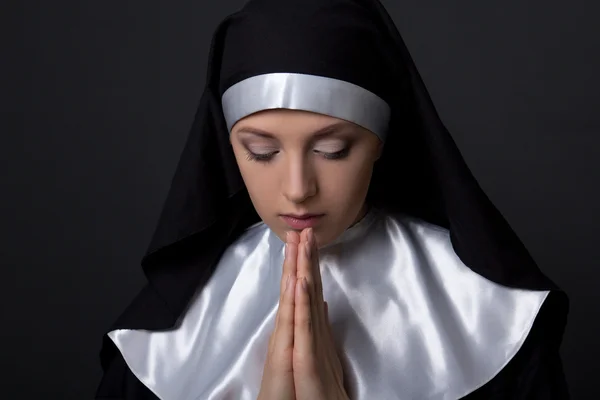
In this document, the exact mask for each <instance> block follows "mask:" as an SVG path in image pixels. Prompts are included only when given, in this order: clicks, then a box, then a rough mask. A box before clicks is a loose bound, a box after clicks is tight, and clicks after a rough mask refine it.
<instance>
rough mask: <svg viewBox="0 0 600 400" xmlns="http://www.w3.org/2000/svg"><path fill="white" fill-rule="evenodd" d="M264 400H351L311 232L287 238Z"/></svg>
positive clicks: (263, 386)
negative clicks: (346, 388)
mask: <svg viewBox="0 0 600 400" xmlns="http://www.w3.org/2000/svg"><path fill="white" fill-rule="evenodd" d="M258 399H259V400H292V399H295V400H348V395H347V394H346V391H345V389H344V382H343V371H342V364H341V362H340V359H339V358H338V355H337V353H336V350H335V343H334V340H333V335H332V332H331V326H330V324H329V318H328V315H327V303H326V302H325V301H324V300H323V288H322V284H321V272H320V269H319V260H318V251H317V245H316V242H315V238H314V234H313V232H312V229H311V228H309V229H305V230H303V231H302V233H301V234H300V235H299V234H298V233H297V232H293V231H292V232H288V233H287V237H286V245H285V260H284V263H283V274H282V279H281V287H280V297H279V309H278V311H277V317H276V320H275V329H274V330H273V333H272V335H271V338H270V340H269V349H268V354H267V360H266V363H265V367H264V371H263V379H262V383H261V389H260V393H259V396H258Z"/></svg>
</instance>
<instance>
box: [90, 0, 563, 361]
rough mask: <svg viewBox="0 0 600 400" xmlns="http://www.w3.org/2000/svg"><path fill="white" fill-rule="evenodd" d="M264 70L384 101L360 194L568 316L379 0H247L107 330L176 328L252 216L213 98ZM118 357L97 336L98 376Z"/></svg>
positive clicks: (217, 41) (226, 37) (215, 44)
mask: <svg viewBox="0 0 600 400" xmlns="http://www.w3.org/2000/svg"><path fill="white" fill-rule="evenodd" d="M267 72H302V73H309V74H315V75H319V74H320V75H325V76H329V77H334V78H338V79H344V80H347V81H349V82H351V83H354V84H358V85H360V86H363V87H365V88H366V89H369V90H371V91H373V92H374V93H376V94H378V95H380V96H381V97H382V98H384V99H385V100H386V101H387V102H388V103H389V105H390V106H391V108H392V116H391V121H390V124H389V132H388V135H387V138H386V142H385V146H384V150H383V154H382V156H381V158H380V159H379V160H378V161H377V163H376V165H375V169H374V173H373V178H372V182H371V185H370V188H369V193H368V196H367V200H368V202H369V203H371V204H372V205H374V206H377V207H379V208H380V209H383V210H387V211H390V212H402V213H405V214H410V215H414V216H416V217H419V218H422V219H424V220H426V221H429V222H431V223H434V224H437V225H440V226H442V227H445V228H447V229H449V231H450V237H451V240H452V244H453V247H454V250H455V251H456V253H457V255H458V256H459V257H460V258H461V260H462V261H463V262H464V263H465V264H466V265H467V266H468V267H469V268H471V269H472V270H473V271H474V272H475V273H477V274H479V275H482V276H484V277H486V278H488V279H489V280H492V281H494V282H496V283H499V284H501V285H505V286H509V287H515V288H523V289H550V290H554V291H557V293H559V294H561V296H560V299H562V300H561V301H563V302H564V307H561V308H560V310H564V312H565V313H566V310H567V308H568V303H567V298H566V296H565V295H564V294H563V293H562V292H560V289H559V288H557V287H556V285H555V284H554V283H553V282H552V281H551V280H550V279H548V278H547V277H546V276H545V275H544V274H542V272H541V271H540V270H539V269H538V267H537V266H536V264H535V262H534V260H533V259H532V258H531V256H530V255H529V253H528V252H527V250H526V249H525V247H524V246H523V244H522V243H521V242H520V240H519V239H518V237H517V236H516V235H515V233H514V232H513V231H512V229H511V228H510V226H509V225H508V224H507V222H506V221H505V220H504V218H503V217H502V215H501V214H500V212H499V211H498V210H497V209H496V208H495V207H494V205H493V204H492V203H491V202H490V200H489V199H488V197H487V196H486V195H485V193H484V192H483V191H482V190H481V188H480V186H479V185H478V183H477V181H476V180H475V179H474V177H473V175H472V174H471V172H470V171H469V169H468V167H467V165H466V164H465V162H464V160H463V158H462V156H461V154H460V152H459V150H458V148H457V147H456V145H455V143H454V141H453V139H452V137H451V135H450V134H449V132H448V131H447V130H446V128H445V126H444V125H443V123H442V121H441V120H440V118H439V117H438V115H437V113H436V110H435V107H434V105H433V104H432V102H431V99H430V97H429V95H428V93H427V90H426V87H425V85H424V83H423V82H422V80H421V78H420V76H419V73H418V71H417V69H416V67H415V65H414V63H413V61H412V59H411V57H410V54H409V52H408V50H407V48H406V46H405V44H404V42H403V40H402V38H401V36H400V34H399V32H398V30H397V29H396V27H395V25H394V23H393V21H392V20H391V18H390V17H389V15H388V14H387V12H386V11H385V9H384V8H383V6H382V5H381V4H380V3H379V1H378V0H251V1H249V2H248V3H247V5H246V6H245V7H244V8H243V9H242V10H241V11H240V12H238V13H235V14H233V15H232V16H230V17H228V18H226V19H225V20H224V21H223V22H222V23H221V24H220V25H219V27H218V28H217V30H216V32H215V34H214V37H213V41H212V45H211V51H210V54H209V64H208V73H207V77H206V87H205V90H204V93H203V95H202V98H201V100H200V102H199V105H198V110H197V113H196V116H195V120H194V123H193V125H192V127H191V129H190V133H189V136H188V140H187V142H186V145H185V148H184V149H183V152H182V154H181V158H180V161H179V164H178V166H177V170H176V172H175V175H174V177H173V180H172V183H171V188H170V190H169V193H168V195H167V199H166V201H165V204H164V206H163V210H162V213H161V216H160V219H159V222H158V225H157V228H156V231H155V233H154V236H153V238H152V241H151V243H150V245H149V248H148V252H147V254H146V255H145V256H144V258H143V259H142V266H143V270H144V273H145V275H146V277H147V280H148V284H147V286H146V287H145V288H144V290H143V291H142V292H141V293H140V294H139V295H138V297H137V298H136V299H135V300H134V301H133V302H132V304H130V306H129V307H128V308H127V309H126V310H125V312H124V313H123V314H122V315H121V316H120V317H119V319H118V320H117V321H116V322H115V324H114V325H113V326H112V327H111V328H110V329H109V330H114V329H119V328H130V329H150V330H161V329H169V328H172V327H173V326H175V325H176V323H177V320H178V319H179V318H180V317H181V316H182V315H183V314H184V312H185V309H186V307H187V305H188V303H189V301H190V299H191V298H192V296H193V294H194V293H195V292H196V291H197V290H199V289H201V288H202V287H203V286H204V284H205V283H206V281H207V280H208V278H209V277H210V276H211V274H212V273H213V272H214V268H215V267H216V264H217V262H218V260H219V257H220V256H221V254H222V253H223V251H224V250H225V249H226V248H227V246H228V245H229V244H230V243H232V242H233V241H234V240H235V239H236V238H237V237H238V236H239V235H240V234H241V232H243V230H244V229H245V228H246V227H248V226H249V225H251V224H252V223H254V222H257V221H258V216H257V215H256V212H255V211H254V209H253V207H252V204H251V202H250V199H249V196H248V193H247V191H246V189H245V187H244V184H243V181H242V179H241V176H240V173H239V170H238V167H237V164H236V161H235V158H234V155H233V151H232V149H231V145H230V143H229V133H228V131H227V128H226V124H225V121H224V117H223V110H222V107H221V103H220V96H221V94H222V93H223V91H224V90H226V89H227V87H228V86H229V85H231V84H233V83H235V82H237V81H239V80H241V79H244V78H245V77H249V76H252V75H255V74H258V73H267ZM399 188H401V190H400V189H399ZM556 318H563V316H562V315H557V316H556ZM118 357H120V356H119V355H118V352H116V351H115V349H114V346H112V345H111V344H110V341H109V340H105V341H104V345H103V348H102V351H101V361H102V364H103V365H104V366H105V367H107V368H108V369H107V373H108V371H110V368H111V367H110V365H112V364H113V363H114V362H116V361H115V360H116V359H118Z"/></svg>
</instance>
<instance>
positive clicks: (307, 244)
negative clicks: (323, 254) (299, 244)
mask: <svg viewBox="0 0 600 400" xmlns="http://www.w3.org/2000/svg"><path fill="white" fill-rule="evenodd" d="M304 250H305V251H306V258H310V244H309V243H308V242H305V243H304Z"/></svg>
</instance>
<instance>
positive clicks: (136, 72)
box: [0, 0, 600, 399]
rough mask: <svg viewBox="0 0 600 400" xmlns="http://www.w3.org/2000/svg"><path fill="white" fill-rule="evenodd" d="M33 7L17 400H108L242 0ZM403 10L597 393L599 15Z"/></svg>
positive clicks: (580, 10)
mask: <svg viewBox="0 0 600 400" xmlns="http://www.w3.org/2000/svg"><path fill="white" fill-rule="evenodd" d="M23 3H26V4H20V5H18V6H19V7H20V8H21V9H19V10H16V9H15V10H11V11H8V10H6V11H4V10H3V11H2V12H1V13H0V14H2V17H0V18H3V19H5V20H6V21H4V22H5V23H4V22H3V23H2V26H3V28H4V29H6V32H5V33H3V35H2V38H1V39H0V41H2V44H3V47H2V48H3V49H4V52H3V56H2V58H1V62H2V67H3V71H4V72H3V73H2V77H1V80H0V83H1V84H2V90H1V91H0V100H1V101H0V106H1V111H2V124H3V125H5V127H3V128H2V130H1V132H2V135H1V139H2V142H0V156H1V158H0V163H1V164H0V167H2V168H1V169H0V170H1V171H2V172H1V175H0V178H1V182H2V186H1V187H2V189H1V193H2V196H0V206H1V207H0V221H1V222H0V233H1V235H2V236H1V240H2V241H1V243H2V246H1V247H0V256H1V260H2V271H3V274H4V275H3V277H2V278H1V279H0V282H1V284H2V289H1V290H0V293H1V296H2V298H1V300H2V301H1V304H2V322H3V325H2V337H3V340H2V342H1V343H2V350H1V351H2V358H1V362H2V364H3V369H2V371H3V373H2V374H0V382H1V390H0V392H1V393H2V397H3V398H7V399H34V398H35V399H40V398H50V399H86V398H88V399H89V398H92V396H93V393H94V390H95V387H96V384H97V383H98V380H99V378H100V368H99V362H98V357H97V354H98V351H99V348H100V342H101V335H102V333H103V332H104V329H106V328H107V327H108V326H109V325H110V323H111V322H112V321H113V320H114V319H115V318H116V316H117V315H118V314H119V313H120V312H121V311H122V310H123V308H124V307H125V306H126V304H127V303H128V302H129V301H130V300H131V299H132V297H133V296H134V294H135V293H136V292H137V290H138V289H139V288H140V287H141V285H142V283H143V276H142V274H141V269H140V266H139V260H140V257H141V256H142V254H143V253H144V251H145V248H146V245H147V244H148V241H149V239H150V235H151V233H152V230H153V228H154V225H155V223H156V220H157V217H158V213H159V211H160V207H161V204H162V201H163V200H164V198H165V195H166V191H167V189H168V185H169V182H170V179H171V176H172V173H173V171H174V168H175V165H176V163H177V159H178V156H179V153H180V151H181V149H182V146H183V143H184V140H185V137H186V135H187V130H188V129H189V127H190V124H191V121H192V118H193V114H194V111H195V107H196V103H197V101H198V99H199V96H200V93H201V91H202V88H203V83H204V73H205V69H206V61H207V60H206V58H207V53H208V46H209V42H210V38H211V35H212V32H213V30H214V29H215V27H216V26H217V24H218V22H219V21H220V20H221V19H222V18H223V17H224V16H225V15H226V14H229V13H230V12H233V11H234V10H235V9H237V8H238V7H239V6H241V5H242V4H243V1H242V0H236V1H234V0H221V1H218V2H215V1H212V0H211V1H198V0H196V1H178V2H175V1H172V2H167V1H162V2H160V3H159V2H158V1H156V0H152V1H140V2H137V3H134V2H131V1H86V2H82V1H78V2H75V1H73V2H72V3H71V4H66V3H62V2H54V1H52V2H51V1H44V2H37V3H39V4H35V2H33V3H31V2H23ZM6 4H8V2H6ZM15 4H16V3H15ZM384 4H385V5H386V6H387V7H388V10H389V11H390V13H391V15H392V17H393V18H394V19H395V21H396V23H397V25H398V27H399V29H400V31H401V33H402V34H403V36H404V38H405V40H406V42H407V45H408V47H409V49H410V51H411V53H412V55H413V57H414V59H415V61H416V63H417V66H418V67H419V69H420V71H421V74H422V76H423V78H424V80H425V82H426V84H427V86H428V88H429V90H430V92H431V95H432V97H433V99H434V101H435V103H436V105H437V107H438V110H439V112H440V114H441V116H442V118H443V120H444V121H445V123H446V125H447V126H448V127H449V129H450V131H451V132H452V133H453V135H454V137H455V139H456V141H457V143H458V144H459V147H460V148H461V149H462V151H463V153H464V156H465V158H466V160H467V162H468V164H469V165H470V166H471V168H472V170H473V172H474V174H475V176H476V177H477V178H478V179H479V181H480V183H481V185H482V186H483V187H484V189H485V190H486V191H487V193H488V194H489V195H490V197H491V198H492V199H493V200H494V202H495V203H496V205H497V206H498V208H499V209H500V210H501V211H502V212H503V214H504V215H505V217H506V218H507V219H508V220H509V222H510V223H511V224H512V226H513V227H514V229H515V230H516V231H517V233H518V234H519V236H520V237H521V238H522V240H523V241H524V242H525V244H526V245H527V247H528V248H529V250H530V251H531V253H532V254H533V256H534V257H535V259H536V260H537V261H538V262H539V264H540V266H541V267H542V268H543V270H544V271H545V272H546V273H547V274H548V275H550V276H551V277H552V278H553V279H555V280H556V281H557V283H559V285H561V286H562V287H563V288H564V289H565V290H567V291H568V292H569V294H570V296H571V299H572V310H571V314H570V320H569V326H568V330H567V332H566V336H565V341H564V346H563V354H564V361H565V366H566V372H567V374H568V379H569V382H570V385H571V390H572V393H573V397H574V398H575V399H586V398H589V397H592V394H593V393H595V392H597V384H596V382H595V381H594V379H596V376H595V373H596V370H595V368H592V366H593V365H594V364H595V360H597V359H598V357H599V356H600V352H599V349H598V346H597V338H598V336H599V333H600V331H599V330H598V327H597V321H596V317H597V315H598V311H599V307H598V305H599V299H598V297H599V296H598V292H599V289H598V280H599V279H598V278H600V273H599V272H598V271H597V270H596V267H597V266H598V262H597V249H598V245H597V240H598V236H599V235H598V233H597V228H596V227H597V225H598V222H600V218H599V211H598V203H599V201H600V196H599V191H598V189H597V184H598V182H600V164H599V161H598V155H599V154H600V138H599V136H598V134H599V133H600V115H599V112H598V110H599V109H600V94H599V93H600V92H599V90H598V89H599V87H600V85H599V83H600V79H599V77H598V71H600V51H599V49H600V34H599V28H598V27H597V26H596V25H595V24H596V23H597V15H598V14H599V11H600V7H599V6H598V3H597V2H591V1H587V2H586V1H583V0H572V1H570V2H562V1H556V0H545V1H542V0H535V1H522V0H505V1H475V0H472V1H452V2H448V1H442V0H414V1H408V0H406V1H404V0H402V1H393V0H387V1H384ZM25 7H27V9H24V8H25ZM4 42H5V44H6V46H4ZM6 274H8V276H6ZM7 371H8V374H7V373H6V372H7ZM595 389H596V390H595Z"/></svg>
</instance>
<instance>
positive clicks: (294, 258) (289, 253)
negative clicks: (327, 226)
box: [279, 232, 298, 299]
mask: <svg viewBox="0 0 600 400" xmlns="http://www.w3.org/2000/svg"><path fill="white" fill-rule="evenodd" d="M286 240H287V241H286V243H285V256H284V259H283V271H282V273H281V288H280V290H279V293H280V297H279V298H280V299H282V298H283V293H284V292H285V284H286V281H287V278H288V276H289V275H296V268H297V262H298V234H297V233H296V232H288V233H287V235H286Z"/></svg>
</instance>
